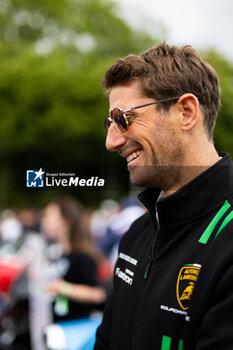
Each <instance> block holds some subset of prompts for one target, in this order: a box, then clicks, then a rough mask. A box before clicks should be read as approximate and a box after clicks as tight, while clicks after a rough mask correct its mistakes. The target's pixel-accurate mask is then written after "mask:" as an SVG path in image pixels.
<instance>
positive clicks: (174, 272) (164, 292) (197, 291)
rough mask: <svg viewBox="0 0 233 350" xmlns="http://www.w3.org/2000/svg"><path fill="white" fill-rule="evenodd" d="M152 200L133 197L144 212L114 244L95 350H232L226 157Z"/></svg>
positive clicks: (232, 240) (232, 255) (147, 194)
mask: <svg viewBox="0 0 233 350" xmlns="http://www.w3.org/2000/svg"><path fill="white" fill-rule="evenodd" d="M221 156H223V155H221ZM158 195H159V191H158V190H157V189H147V190H146V191H144V192H143V193H142V194H141V195H140V197H139V198H140V199H141V201H142V202H143V203H144V204H145V206H146V207H147V208H148V213H146V214H145V215H144V216H142V217H141V218H139V219H138V220H137V221H135V222H134V224H133V225H132V226H131V228H130V230H129V231H128V232H127V234H126V235H125V236H124V237H123V239H122V241H121V244H120V247H119V257H118V261H117V264H116V269H115V276H114V291H113V294H112V296H111V298H110V300H109V302H108V304H107V306H106V309H105V314H104V320H103V323H102V325H101V326H100V328H99V329H98V331H97V340H96V345H95V350H107V349H111V350H152V349H153V350H191V349H195V350H201V349H202V350H218V349H219V350H232V349H233V220H232V219H233V164H232V161H231V158H230V156H229V155H228V154H226V155H224V156H223V158H222V159H221V160H220V161H219V162H218V163H216V164H215V165H214V166H212V167H211V168H209V169H207V170H206V171H204V172H203V173H202V174H201V175H199V176H198V177H197V178H195V179H194V180H193V181H191V182H190V183H188V184H186V185H185V186H184V187H182V188H181V189H180V190H178V191H177V192H176V193H174V194H172V195H170V196H168V197H165V198H161V199H159V200H158V201H157V198H158Z"/></svg>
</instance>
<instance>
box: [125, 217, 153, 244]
mask: <svg viewBox="0 0 233 350" xmlns="http://www.w3.org/2000/svg"><path fill="white" fill-rule="evenodd" d="M151 230H154V226H153V220H152V218H151V215H150V214H149V212H146V213H145V214H143V215H142V216H140V217H139V218H138V219H137V220H135V221H134V222H133V223H132V225H131V226H130V228H129V230H128V231H127V232H126V234H125V235H124V237H123V238H122V240H121V244H126V243H127V242H132V240H133V241H135V239H136V238H137V239H142V238H143V237H144V235H145V234H147V233H148V231H151Z"/></svg>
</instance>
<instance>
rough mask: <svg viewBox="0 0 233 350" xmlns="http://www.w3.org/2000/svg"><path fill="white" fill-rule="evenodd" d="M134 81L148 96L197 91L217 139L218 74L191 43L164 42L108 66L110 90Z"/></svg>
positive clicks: (105, 85) (208, 125)
mask: <svg viewBox="0 0 233 350" xmlns="http://www.w3.org/2000/svg"><path fill="white" fill-rule="evenodd" d="M133 81H138V82H139V83H140V89H141V92H142V94H143V95H144V96H147V97H150V98H154V99H164V98H169V97H175V96H181V95H183V94H184V93H192V94H194V95H195V96H196V97H197V98H198V100H199V103H200V107H201V110H202V113H203V123H204V128H205V130H206V133H207V135H208V138H209V139H213V130H214V126H215V122H216V118H217V114H218V111H219V108H220V87H219V81H218V76H217V73H216V72H215V70H214V68H213V67H212V66H211V65H210V64H209V63H207V62H205V61H203V60H202V58H201V56H200V55H199V53H198V52H197V51H195V50H194V49H193V48H192V47H191V46H190V45H186V46H181V47H178V46H170V45H168V44H166V43H161V44H158V45H156V46H154V47H152V48H150V49H149V50H147V51H146V52H144V53H142V54H141V55H132V54H130V55H128V56H126V57H123V58H119V59H118V60H117V61H116V62H115V63H114V64H113V65H112V66H110V67H109V68H108V70H107V72H106V74H105V77H104V79H103V81H102V86H103V88H104V89H105V90H106V91H107V92H109V91H110V90H111V88H112V87H113V86H116V85H128V84H130V83H132V82H133ZM174 103H175V102H174V101H169V102H166V103H164V104H160V107H159V106H158V107H157V108H162V109H165V110H168V109H169V108H170V106H171V105H172V104H174Z"/></svg>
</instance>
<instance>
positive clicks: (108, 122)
mask: <svg viewBox="0 0 233 350" xmlns="http://www.w3.org/2000/svg"><path fill="white" fill-rule="evenodd" d="M111 124H112V122H111V120H110V119H109V117H107V118H106V119H105V121H104V126H105V129H106V131H108V129H109V128H110V125H111Z"/></svg>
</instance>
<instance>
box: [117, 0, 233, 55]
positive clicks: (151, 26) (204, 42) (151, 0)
mask: <svg viewBox="0 0 233 350" xmlns="http://www.w3.org/2000/svg"><path fill="white" fill-rule="evenodd" d="M115 2H116V3H117V4H118V6H120V8H121V12H122V15H123V16H124V18H127V19H128V20H129V22H130V23H132V24H133V25H137V26H139V27H140V26H144V27H146V28H147V29H148V30H150V31H151V32H153V33H155V36H156V34H157V33H158V32H159V29H158V23H159V22H161V23H162V24H163V25H164V26H165V28H166V29H167V32H166V34H164V33H163V34H162V39H166V40H167V41H168V42H170V43H171V42H172V43H175V44H191V45H193V47H194V48H196V49H203V48H204V49H207V48H216V49H217V50H218V51H219V52H221V53H223V54H224V55H225V56H227V57H228V58H229V59H231V60H232V61H233V39H232V36H233V0H115Z"/></svg>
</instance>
